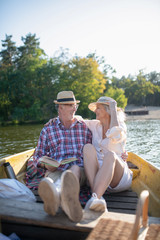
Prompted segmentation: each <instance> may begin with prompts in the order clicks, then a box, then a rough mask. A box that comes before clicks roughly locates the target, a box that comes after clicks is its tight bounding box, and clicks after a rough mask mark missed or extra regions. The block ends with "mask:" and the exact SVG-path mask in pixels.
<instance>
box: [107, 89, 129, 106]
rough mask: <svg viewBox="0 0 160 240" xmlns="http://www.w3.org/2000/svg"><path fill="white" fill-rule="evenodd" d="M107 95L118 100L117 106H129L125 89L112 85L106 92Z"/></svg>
mask: <svg viewBox="0 0 160 240" xmlns="http://www.w3.org/2000/svg"><path fill="white" fill-rule="evenodd" d="M105 96H107V97H111V98H113V99H114V100H116V102H117V106H118V107H120V108H123V109H124V108H125V107H126V106H127V98H126V97H125V94H124V90H123V89H120V88H113V87H110V88H109V89H108V90H107V91H106V92H105Z"/></svg>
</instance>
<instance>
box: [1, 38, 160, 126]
mask: <svg viewBox="0 0 160 240" xmlns="http://www.w3.org/2000/svg"><path fill="white" fill-rule="evenodd" d="M21 40H22V45H21V46H20V47H16V44H15V42H13V41H12V35H6V39H5V40H3V41H2V50H1V51H0V121H13V122H19V121H28V120H33V121H35V120H36V121H41V120H44V119H46V120H47V119H48V118H51V117H53V116H54V115H56V114H57V112H56V110H55V108H54V104H53V100H54V99H56V96H57V93H58V92H59V91H62V90H72V91H73V92H74V94H75V96H76V98H77V99H78V100H80V101H81V103H80V106H79V109H78V112H77V114H80V115H82V116H83V117H92V116H93V115H92V112H91V111H89V110H88V104H89V103H90V102H94V101H96V100H97V99H98V98H99V97H100V96H104V95H106V96H110V97H112V98H114V99H115V100H116V101H117V104H118V106H119V107H122V108H125V106H126V105H127V103H128V104H137V105H155V106H160V97H159V96H160V73H156V72H151V73H149V74H144V73H143V71H140V72H139V74H138V75H137V76H130V75H129V76H128V77H127V78H126V77H122V78H121V79H118V78H115V77H114V76H113V75H114V72H115V70H114V69H113V68H112V67H111V66H110V65H109V64H106V62H105V59H104V57H98V56H97V55H96V54H95V53H89V54H88V55H87V56H86V57H79V56H73V57H72V56H70V54H69V51H68V49H62V48H61V49H60V50H59V51H57V52H56V53H55V55H54V57H53V58H48V57H47V55H46V54H45V52H44V50H43V49H41V48H40V42H39V39H38V38H36V35H35V34H31V33H29V34H27V35H26V36H25V37H22V39H21Z"/></svg>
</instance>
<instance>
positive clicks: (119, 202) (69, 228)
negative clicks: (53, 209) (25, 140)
mask: <svg viewBox="0 0 160 240" xmlns="http://www.w3.org/2000/svg"><path fill="white" fill-rule="evenodd" d="M33 152H34V149H31V150H28V151H25V152H22V153H19V154H15V155H12V156H9V157H6V158H4V159H1V160H0V178H6V173H5V171H4V167H3V164H4V162H10V164H11V165H12V167H13V169H14V171H15V174H16V177H17V179H18V180H19V181H20V182H22V183H25V172H26V164H27V161H28V159H29V158H30V156H31V155H32V154H33ZM128 155H129V156H128V164H129V166H130V168H131V170H132V171H133V181H132V187H131V189H130V190H128V191H124V192H121V193H108V192H107V191H106V193H105V194H104V198H105V199H106V202H107V207H108V210H109V213H108V214H106V213H104V214H101V213H93V214H91V213H87V212H85V213H84V218H83V219H82V221H81V222H80V223H72V222H71V221H69V220H68V218H67V217H66V216H65V214H64V213H63V212H62V211H61V210H60V211H59V212H58V214H57V215H56V216H55V217H53V216H49V215H47V214H46V213H45V212H44V210H43V204H42V201H41V199H40V198H39V196H37V191H35V192H34V193H35V195H36V196H37V202H36V203H32V204H29V203H28V202H21V201H15V200H10V199H7V201H6V199H0V206H1V207H0V218H1V222H2V232H4V233H5V234H10V233H12V232H15V231H17V232H16V233H17V234H18V233H19V234H20V235H21V231H20V228H19V226H21V229H23V233H24V232H25V236H28V239H44V238H46V237H44V234H46V228H47V239H52V237H53V234H54V235H55V238H56V236H57V238H56V239H65V236H66V234H67V236H68V238H69V239H75V238H77V239H85V238H86V237H87V235H88V234H89V232H90V231H91V230H92V229H93V228H94V227H95V226H96V224H97V222H98V221H99V219H100V218H110V219H116V220H117V219H118V220H125V221H127V222H130V223H133V222H134V219H135V212H136V206H137V201H138V197H139V195H140V193H141V192H142V191H143V190H148V191H149V223H156V224H157V223H159V224H160V181H159V179H160V170H159V169H157V168H156V167H154V166H153V165H152V164H150V163H149V162H147V161H145V160H144V159H142V158H140V157H139V156H137V155H136V154H134V153H132V152H129V153H128ZM18 229H19V230H18ZM62 230H63V231H62ZM29 232H30V235H28V234H29ZM37 233H38V235H37ZM69 233H70V236H69V235H68V234H69ZM36 236H38V237H37V238H36ZM43 237H44V238H43ZM23 239H25V238H23ZM26 239H27V237H26Z"/></svg>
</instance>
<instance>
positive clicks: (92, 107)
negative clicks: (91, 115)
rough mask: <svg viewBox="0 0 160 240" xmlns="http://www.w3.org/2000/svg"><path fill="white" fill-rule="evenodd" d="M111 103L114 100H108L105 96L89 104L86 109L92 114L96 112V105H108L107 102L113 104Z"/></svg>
mask: <svg viewBox="0 0 160 240" xmlns="http://www.w3.org/2000/svg"><path fill="white" fill-rule="evenodd" d="M113 101H114V102H115V100H114V99H113V98H110V97H106V96H104V97H100V98H99V99H98V100H97V102H93V103H90V104H89V105H88V108H89V109H90V110H91V111H93V112H94V111H95V110H96V105H97V104H98V103H101V104H106V105H109V102H113Z"/></svg>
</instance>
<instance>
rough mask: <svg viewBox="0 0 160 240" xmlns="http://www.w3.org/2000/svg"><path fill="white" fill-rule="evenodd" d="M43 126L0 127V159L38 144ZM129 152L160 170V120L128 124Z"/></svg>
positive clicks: (130, 122) (135, 121)
mask: <svg viewBox="0 0 160 240" xmlns="http://www.w3.org/2000/svg"><path fill="white" fill-rule="evenodd" d="M42 128H43V125H42V124H35V125H20V126H7V127H0V158H2V157H6V156H9V155H12V154H15V153H19V152H22V151H25V150H28V149H31V148H34V147H35V146H36V144H37V140H38V138H39V134H40V131H41V129H42ZM127 129H128V138H127V147H126V150H127V151H131V152H134V153H136V154H137V155H139V156H140V157H142V158H144V159H146V160H148V161H149V162H151V163H152V164H153V165H155V166H157V167H158V168H160V120H141V121H139V120H134V121H128V122H127Z"/></svg>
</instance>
